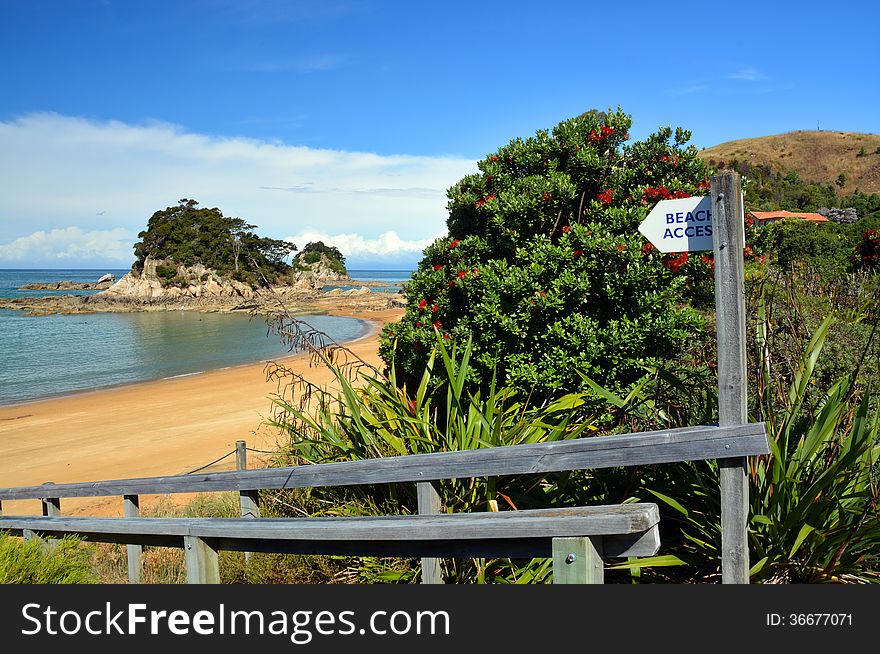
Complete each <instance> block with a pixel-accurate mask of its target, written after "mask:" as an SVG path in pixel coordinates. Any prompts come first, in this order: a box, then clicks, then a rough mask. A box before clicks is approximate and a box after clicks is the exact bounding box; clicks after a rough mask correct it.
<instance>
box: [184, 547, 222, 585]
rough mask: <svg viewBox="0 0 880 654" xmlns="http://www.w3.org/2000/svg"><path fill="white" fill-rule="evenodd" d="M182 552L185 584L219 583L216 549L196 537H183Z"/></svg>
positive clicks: (218, 559)
mask: <svg viewBox="0 0 880 654" xmlns="http://www.w3.org/2000/svg"><path fill="white" fill-rule="evenodd" d="M183 551H184V558H185V560H186V583H188V584H219V583H220V558H219V556H218V555H217V550H216V549H214V548H213V547H212V546H211V545H210V544H209V543H207V542H205V541H204V540H202V539H201V538H198V537H197V536H185V537H184V539H183Z"/></svg>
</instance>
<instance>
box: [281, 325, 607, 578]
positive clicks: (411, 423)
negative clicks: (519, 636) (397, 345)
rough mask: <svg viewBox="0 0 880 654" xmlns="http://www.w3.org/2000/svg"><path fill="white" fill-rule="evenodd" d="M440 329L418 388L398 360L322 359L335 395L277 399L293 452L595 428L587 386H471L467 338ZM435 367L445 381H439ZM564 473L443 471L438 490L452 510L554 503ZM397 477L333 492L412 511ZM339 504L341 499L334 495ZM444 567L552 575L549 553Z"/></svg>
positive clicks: (342, 456) (314, 458)
mask: <svg viewBox="0 0 880 654" xmlns="http://www.w3.org/2000/svg"><path fill="white" fill-rule="evenodd" d="M437 336H438V338H437V345H436V347H435V349H434V351H433V353H432V354H431V356H430V358H429V361H428V365H427V366H426V368H425V370H424V373H423V374H422V377H421V380H420V383H419V385H418V386H417V387H416V388H414V389H410V388H407V387H406V386H405V385H404V386H399V385H398V379H397V376H396V370H395V367H394V366H393V365H392V366H391V367H390V369H389V370H388V372H387V374H385V375H382V374H379V375H376V374H371V373H369V372H364V371H361V372H360V374H358V375H357V377H356V378H355V379H351V378H350V375H348V374H346V372H345V371H344V370H342V369H341V368H340V367H339V366H335V365H333V363H332V362H331V361H330V360H325V364H326V365H327V366H328V368H329V369H330V370H332V371H333V373H334V376H335V386H336V387H337V388H338V391H337V392H336V394H335V396H334V397H333V399H332V400H330V401H329V402H328V401H326V400H325V401H321V402H319V403H318V405H317V408H315V407H312V408H311V409H309V408H304V407H301V406H298V405H296V404H295V403H294V402H292V401H288V400H285V399H282V398H280V397H279V398H276V399H275V400H274V402H275V404H276V405H277V407H278V409H279V411H278V412H276V416H275V418H274V419H273V420H271V421H270V424H271V425H273V426H275V427H277V428H280V429H281V430H282V431H283V432H285V433H286V434H287V435H288V436H289V440H290V443H289V450H290V453H291V455H292V461H293V462H301V463H321V462H327V461H342V460H360V459H368V458H375V457H384V456H404V455H409V454H423V453H431V452H449V451H455V450H470V449H478V448H484V447H496V446H501V445H514V444H519V443H539V442H545V441H556V440H563V439H573V438H579V437H581V436H583V435H585V434H587V433H588V432H590V431H592V430H594V429H595V428H594V427H593V424H592V420H590V419H587V418H584V416H583V415H581V408H582V407H583V405H584V401H585V399H586V397H585V394H580V393H574V394H569V395H565V396H563V397H561V398H559V399H557V400H554V401H550V402H547V403H545V404H543V405H541V406H530V404H529V399H528V398H522V397H521V396H520V394H519V393H518V392H517V391H516V390H515V389H513V388H512V387H509V386H504V385H499V384H497V383H496V381H495V380H494V379H493V380H492V382H491V383H490V384H488V387H487V390H485V391H480V390H473V389H475V388H476V385H474V384H473V383H472V382H473V380H472V379H470V377H471V376H472V375H473V369H472V367H471V365H470V361H471V356H472V353H473V349H472V345H471V342H470V341H467V342H466V343H465V344H464V345H463V346H461V347H456V346H453V347H451V348H449V347H447V345H446V344H445V343H444V342H443V339H442V338H440V336H439V334H438V335H437ZM435 376H436V377H438V378H439V379H440V381H441V382H442V383H441V384H439V385H438V384H435V383H433V382H434V381H436V379H432V378H433V377H435ZM568 478H569V475H557V476H552V475H551V476H547V477H516V478H503V479H498V478H494V477H489V478H480V479H454V480H444V481H442V482H440V484H439V491H440V494H441V499H442V505H443V510H444V511H446V512H450V513H459V512H473V511H487V510H489V511H497V510H515V509H519V508H526V507H532V506H549V505H550V504H551V503H552V502H553V501H554V498H558V497H559V495H560V494H561V493H566V492H567V490H566V483H567V481H568ZM398 486H400V487H404V488H403V490H398V489H397V488H396V487H395V488H373V487H370V488H360V489H344V490H342V491H340V490H339V489H333V490H332V491H327V492H333V493H339V492H342V493H348V494H349V495H348V497H349V498H350V499H351V501H350V502H348V503H347V505H346V507H345V508H342V509H341V510H343V511H345V512H354V513H356V512H376V511H379V512H386V513H387V512H390V513H394V512H399V511H403V512H413V511H415V501H414V500H415V492H414V491H415V488H414V486H415V485H414V484H410V485H398ZM315 492H317V491H315ZM337 499H338V498H337ZM334 504H335V505H336V506H337V507H338V506H339V503H338V502H336V503H334ZM328 506H329V505H328ZM365 509H366V510H365ZM336 510H337V511H338V510H340V509H339V508H337V509H336ZM445 566H446V572H447V578H451V579H453V580H467V581H469V582H478V583H479V582H480V581H490V580H491V581H507V582H511V583H517V582H532V581H540V580H546V578H547V576H548V574H549V568H548V567H547V565H546V562H545V561H543V560H542V561H534V562H519V563H518V564H516V565H512V564H511V563H510V562H505V561H501V562H496V561H487V560H483V559H470V560H467V561H466V562H457V561H447V562H445ZM395 570H396V572H395V571H391V570H388V569H385V570H382V571H381V573H380V572H376V574H377V576H381V579H382V580H388V579H389V578H394V577H395V575H397V576H396V578H397V579H402V580H412V579H413V578H414V574H413V570H412V569H410V570H408V571H406V570H399V569H395Z"/></svg>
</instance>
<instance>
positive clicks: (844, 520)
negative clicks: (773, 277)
mask: <svg viewBox="0 0 880 654" xmlns="http://www.w3.org/2000/svg"><path fill="white" fill-rule="evenodd" d="M762 306H763V305H762ZM758 318H759V319H758V333H757V339H756V344H757V347H758V352H759V355H760V354H761V353H764V356H766V349H765V348H764V347H763V346H764V343H765V342H766V337H767V321H766V320H765V319H763V318H765V316H764V314H763V311H762V310H761V309H760V308H759V317H758ZM832 322H833V318H831V317H829V318H828V319H826V320H825V321H824V322H823V323H822V324H821V326H820V327H819V328H818V329H817V330H816V331H815V333H814V334H813V336H812V338H811V340H810V342H809V344H808V346H807V348H806V350H805V352H804V354H803V356H802V357H801V359H800V362H799V365H798V366H797V367H796V369H795V373H794V376H793V379H792V380H791V382H790V385H789V386H788V388H783V387H781V386H779V384H778V383H777V382H774V380H773V377H772V375H771V372H770V368H769V366H767V365H764V364H765V363H766V361H763V360H761V361H759V363H760V364H761V365H760V369H761V370H762V374H761V379H760V383H759V388H758V401H759V403H760V408H761V413H762V415H763V417H764V420H765V422H766V425H767V431H768V434H769V437H770V444H771V449H772V453H771V454H770V455H767V456H763V457H758V458H756V459H754V460H752V461H751V462H750V470H749V481H750V490H749V500H750V510H749V515H750V524H749V549H750V562H751V564H752V566H751V571H750V575H751V580H752V582H758V583H761V582H763V583H825V582H830V583H877V582H878V581H880V512H878V492H880V491H878V457H880V445H878V416H877V414H876V413H875V414H874V415H873V417H872V416H871V415H870V410H869V404H870V400H871V388H870V387H869V388H867V389H865V390H864V392H863V393H861V394H860V393H858V392H857V387H856V385H855V382H856V377H857V375H858V370H853V371H852V372H850V373H849V374H847V375H846V376H844V377H843V378H841V379H839V380H838V381H837V382H836V383H834V384H833V385H831V387H830V388H828V389H827V391H826V392H825V393H824V396H823V397H822V398H821V399H820V401H819V402H818V403H817V404H816V405H815V406H814V407H805V404H804V400H805V397H806V396H807V392H808V389H810V387H811V385H813V384H814V383H815V380H814V370H815V368H816V364H817V362H818V361H819V358H820V356H821V353H822V347H823V345H824V343H825V339H826V336H827V334H828V329H829V327H830V326H831V324H832ZM759 360H760V356H759ZM663 481H664V483H662V484H658V485H656V486H655V485H653V484H652V483H651V482H650V481H648V482H646V485H645V491H644V493H643V494H644V495H645V497H646V499H647V497H649V496H653V497H655V498H657V499H659V500H660V501H661V502H662V503H663V504H664V505H665V506H666V507H667V509H668V512H669V514H670V515H669V516H666V519H671V520H670V521H669V522H666V521H661V522H662V523H664V524H666V525H669V524H670V522H672V523H673V524H674V527H673V528H671V529H670V527H668V526H667V529H666V533H665V534H663V535H662V538H663V539H664V544H665V547H664V549H666V550H667V553H668V554H667V556H665V557H663V559H657V560H656V561H652V560H651V559H643V560H641V561H638V562H636V561H633V562H630V563H629V564H624V565H622V566H618V567H622V568H625V567H629V568H636V567H644V566H645V565H651V564H652V563H657V564H662V565H669V564H678V567H673V568H668V569H665V570H664V571H663V572H662V574H664V575H666V576H667V577H670V578H672V579H674V580H677V581H717V580H719V579H720V568H719V563H720V560H721V529H720V501H719V500H720V498H719V496H718V469H717V465H716V463H715V462H714V461H712V462H698V463H693V464H683V465H682V466H680V468H679V469H678V471H677V474H676V475H675V476H671V477H667V478H665V479H664V480H663ZM654 572H655V573H659V571H658V570H655V571H654Z"/></svg>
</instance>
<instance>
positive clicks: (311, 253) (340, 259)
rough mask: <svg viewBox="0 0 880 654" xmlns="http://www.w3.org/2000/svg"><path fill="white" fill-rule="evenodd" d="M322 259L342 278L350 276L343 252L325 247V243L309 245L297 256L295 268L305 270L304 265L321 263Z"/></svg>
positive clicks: (328, 246) (319, 242)
mask: <svg viewBox="0 0 880 654" xmlns="http://www.w3.org/2000/svg"><path fill="white" fill-rule="evenodd" d="M322 259H323V260H324V261H325V262H326V265H327V266H328V267H329V268H330V270H332V271H333V272H334V273H336V274H337V275H339V276H340V277H345V276H347V275H348V271H347V270H346V269H345V257H344V256H343V255H342V252H340V251H339V250H338V249H337V248H335V247H333V246H330V245H325V244H324V242H323V241H317V242H314V243H307V244H306V246H305V247H304V248H303V249H302V250H301V251H300V253H299V254H298V255H297V256H296V259H295V260H294V267H296V268H298V269H303V270H304V269H307V268H306V267H305V266H303V265H302V264H309V265H312V264H316V263H319V262H320V261H321V260H322Z"/></svg>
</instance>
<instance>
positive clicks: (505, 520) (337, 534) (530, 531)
mask: <svg viewBox="0 0 880 654" xmlns="http://www.w3.org/2000/svg"><path fill="white" fill-rule="evenodd" d="M658 522H659V510H658V508H657V505H656V504H652V503H638V504H622V505H610V506H588V507H566V508H559V509H531V510H526V511H502V512H500V513H456V514H440V515H416V516H355V517H318V518H252V519H244V518H93V517H81V516H61V517H53V518H49V517H39V516H2V517H0V529H8V530H21V529H31V530H33V531H35V532H38V533H46V534H56V533H89V534H100V533H110V534H132V535H134V534H145V535H160V536H198V537H201V538H241V539H251V540H272V539H278V540H403V541H419V540H474V539H480V538H487V539H493V538H531V537H543V536H551V537H559V536H582V535H595V536H604V535H616V534H627V533H639V532H644V531H645V530H647V529H650V528H651V527H653V526H655V525H656V524H657V523H658Z"/></svg>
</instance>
